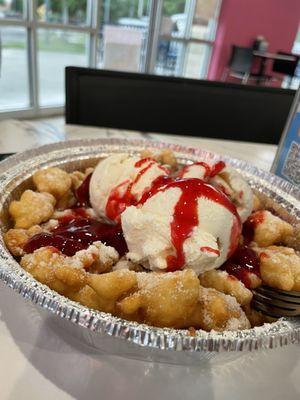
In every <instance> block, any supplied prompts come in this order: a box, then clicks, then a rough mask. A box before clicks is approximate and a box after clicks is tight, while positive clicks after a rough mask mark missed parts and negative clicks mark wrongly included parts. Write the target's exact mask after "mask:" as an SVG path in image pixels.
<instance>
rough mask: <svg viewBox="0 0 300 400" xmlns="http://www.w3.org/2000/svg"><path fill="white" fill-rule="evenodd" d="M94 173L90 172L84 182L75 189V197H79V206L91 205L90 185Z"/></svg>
mask: <svg viewBox="0 0 300 400" xmlns="http://www.w3.org/2000/svg"><path fill="white" fill-rule="evenodd" d="M91 177H92V174H91V173H90V174H89V175H87V177H86V178H85V179H84V181H83V182H82V184H81V185H80V186H79V187H78V188H77V189H76V190H75V197H76V199H77V204H76V206H77V207H84V206H89V205H90V196H89V187H90V181H91Z"/></svg>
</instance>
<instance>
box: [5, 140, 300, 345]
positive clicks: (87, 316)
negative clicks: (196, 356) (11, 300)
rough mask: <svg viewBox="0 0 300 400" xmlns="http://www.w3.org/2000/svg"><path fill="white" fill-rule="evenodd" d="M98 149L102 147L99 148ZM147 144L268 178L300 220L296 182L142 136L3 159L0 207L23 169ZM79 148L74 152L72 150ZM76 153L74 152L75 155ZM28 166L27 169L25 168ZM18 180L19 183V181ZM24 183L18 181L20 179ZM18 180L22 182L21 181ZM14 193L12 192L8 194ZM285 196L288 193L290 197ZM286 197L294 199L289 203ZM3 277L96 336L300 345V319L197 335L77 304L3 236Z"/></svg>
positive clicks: (146, 342)
mask: <svg viewBox="0 0 300 400" xmlns="http://www.w3.org/2000/svg"><path fill="white" fill-rule="evenodd" d="M97 147H98V148H99V149H97ZM145 147H148V148H154V149H155V148H157V149H162V148H170V149H171V150H173V151H174V152H176V153H178V154H179V155H180V156H182V157H185V158H186V159H188V160H191V161H193V159H194V160H196V159H197V158H198V157H199V156H201V157H206V158H214V159H222V160H225V161H227V162H229V163H230V164H231V165H232V166H234V167H235V168H237V169H239V170H240V171H241V172H242V173H243V174H244V175H245V177H246V178H247V179H248V180H249V181H250V184H251V183H252V185H253V186H254V187H255V186H256V185H257V188H258V189H259V185H258V184H257V182H256V180H257V179H258V178H259V179H262V180H264V184H265V185H267V186H268V185H269V188H268V187H265V188H264V189H265V192H267V191H268V190H270V191H271V190H273V189H274V187H276V188H277V189H278V190H279V192H280V195H279V198H282V199H283V201H285V202H286V203H287V204H286V206H287V207H286V208H287V209H289V208H291V209H292V210H293V212H294V214H295V215H296V217H297V219H298V218H300V190H299V189H298V188H296V187H294V186H293V185H291V184H290V183H288V182H286V181H284V180H282V179H281V178H278V177H276V176H274V175H272V174H270V173H267V172H265V171H262V170H259V169H258V168H256V167H254V166H252V165H249V164H248V163H246V162H244V161H241V160H238V159H233V158H231V157H226V156H225V157H224V156H220V155H218V154H216V153H212V152H208V151H205V150H201V149H198V148H194V147H186V146H182V145H174V144H168V143H163V142H156V141H147V140H141V139H133V140H126V139H81V140H80V139H79V140H72V141H66V142H59V143H55V144H47V145H44V146H41V147H39V148H36V149H32V150H27V151H25V152H23V153H20V154H17V155H15V156H12V157H10V158H9V159H7V160H4V161H3V162H1V163H0V174H1V175H0V209H1V204H2V206H3V202H4V201H5V193H4V195H3V193H2V191H4V192H5V187H7V185H8V186H9V183H10V182H11V181H13V180H14V179H15V178H16V177H17V176H18V171H20V170H22V171H23V170H24V171H23V176H22V177H21V180H24V179H25V178H24V176H25V175H26V172H28V171H29V170H31V169H32V168H34V167H36V168H37V167H38V166H39V165H41V164H40V162H42V161H44V163H45V165H49V162H53V164H58V163H60V162H62V163H63V162H66V161H68V160H66V154H64V152H65V153H66V151H67V149H68V153H72V152H73V158H75V159H76V158H80V156H81V157H82V159H85V158H88V157H90V155H92V154H94V156H95V155H96V154H98V155H104V153H105V152H107V153H111V152H113V151H115V152H119V151H120V150H123V151H127V152H136V151H138V150H141V149H143V148H145ZM70 149H73V151H70ZM71 158H72V157H71V156H70V155H69V159H71ZM22 164H23V166H24V168H22ZM16 182H17V181H16ZM17 183H18V182H17ZM17 183H16V184H17ZM7 195H9V193H6V196H7ZM284 195H285V196H284ZM286 196H287V197H288V199H289V201H288V202H287V201H286ZM0 279H1V280H2V281H3V282H5V283H6V284H7V285H8V286H9V287H11V288H12V289H14V290H15V291H17V292H18V293H20V294H21V295H22V296H23V297H24V298H27V299H30V300H31V301H32V302H33V303H34V304H37V305H39V306H40V307H42V308H44V309H46V310H49V311H50V312H52V313H54V314H56V315H57V316H58V317H61V318H64V319H67V320H69V321H71V322H72V323H74V324H76V325H79V326H81V327H82V328H83V329H88V330H90V331H92V332H95V333H96V334H97V333H99V334H106V335H109V336H112V337H116V338H121V339H124V340H127V341H129V342H131V343H135V344H136V345H138V346H142V347H148V348H151V349H159V350H175V351H189V352H228V351H252V350H259V349H268V348H275V347H280V346H283V345H288V344H291V343H300V319H297V318H293V319H291V318H290V319H285V318H282V319H280V320H278V321H277V322H275V323H271V324H265V325H263V326H262V327H257V328H252V329H247V330H244V331H227V332H215V331H212V332H205V331H202V330H199V331H197V332H196V335H195V336H191V335H190V333H189V332H188V331H187V330H176V329H170V328H156V327H151V326H148V325H144V324H138V323H136V322H130V321H127V320H123V319H120V318H117V317H114V316H112V315H111V314H107V313H103V312H100V311H94V310H91V309H89V308H87V307H85V306H83V305H81V304H79V303H75V302H73V301H71V300H69V299H67V298H65V297H64V296H61V295H59V294H58V293H56V292H54V291H53V290H51V289H49V288H48V287H47V286H45V285H43V284H41V283H39V282H37V281H36V280H35V279H33V277H32V276H31V275H30V274H28V273H27V272H26V271H24V270H23V269H22V268H21V267H20V265H19V264H18V263H17V261H16V260H14V258H13V257H12V256H11V254H10V253H9V252H8V250H7V249H6V248H5V245H4V243H3V239H2V237H0Z"/></svg>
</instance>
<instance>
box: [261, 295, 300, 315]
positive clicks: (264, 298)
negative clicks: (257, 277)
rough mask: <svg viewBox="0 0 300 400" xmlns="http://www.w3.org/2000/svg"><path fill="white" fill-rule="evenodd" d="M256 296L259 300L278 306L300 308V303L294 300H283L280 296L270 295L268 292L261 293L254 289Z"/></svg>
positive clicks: (291, 308)
mask: <svg viewBox="0 0 300 400" xmlns="http://www.w3.org/2000/svg"><path fill="white" fill-rule="evenodd" d="M254 296H255V298H256V299H257V300H260V301H262V302H264V303H267V304H269V305H270V306H277V307H280V308H286V309H287V310H295V309H299V310H300V303H295V302H293V301H287V300H281V299H280V298H276V297H275V296H274V297H271V296H268V294H265V293H260V292H256V291H254Z"/></svg>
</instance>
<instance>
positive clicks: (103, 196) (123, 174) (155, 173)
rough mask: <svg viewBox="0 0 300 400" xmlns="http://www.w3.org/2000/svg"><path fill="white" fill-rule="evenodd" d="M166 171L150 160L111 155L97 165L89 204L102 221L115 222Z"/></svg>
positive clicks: (125, 155)
mask: <svg viewBox="0 0 300 400" xmlns="http://www.w3.org/2000/svg"><path fill="white" fill-rule="evenodd" d="M168 174H169V171H168V170H167V169H166V168H164V167H162V166H161V165H160V164H159V163H158V162H156V161H154V160H151V159H149V158H144V159H141V158H140V157H137V156H130V155H129V154H123V153H122V154H114V155H112V156H110V157H107V158H106V159H104V160H102V161H100V162H99V164H98V165H97V167H96V168H95V170H94V172H93V174H92V177H91V181H90V188H89V191H90V202H91V205H92V207H93V209H94V211H95V212H96V214H98V215H99V216H100V217H101V218H104V219H107V220H110V221H118V220H119V218H120V214H121V213H122V212H123V211H124V210H125V208H126V207H128V206H130V205H133V204H136V203H137V202H138V201H139V200H140V198H141V197H142V195H143V193H144V192H145V191H146V190H148V189H150V187H151V185H152V183H153V182H154V181H155V180H156V179H157V178H159V177H162V176H167V175H168Z"/></svg>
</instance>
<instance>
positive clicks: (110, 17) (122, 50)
mask: <svg viewBox="0 0 300 400" xmlns="http://www.w3.org/2000/svg"><path fill="white" fill-rule="evenodd" d="M148 26H149V2H148V1H147V0H146V1H130V0H104V1H103V2H102V5H101V20H100V33H99V35H100V38H99V39H100V40H99V50H98V66H99V67H100V68H105V69H112V70H121V71H134V72H139V71H143V68H144V65H145V56H146V46H147V36H148Z"/></svg>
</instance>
